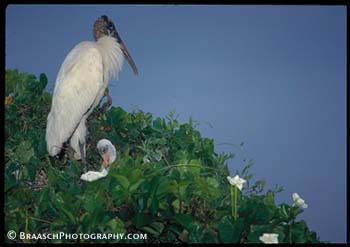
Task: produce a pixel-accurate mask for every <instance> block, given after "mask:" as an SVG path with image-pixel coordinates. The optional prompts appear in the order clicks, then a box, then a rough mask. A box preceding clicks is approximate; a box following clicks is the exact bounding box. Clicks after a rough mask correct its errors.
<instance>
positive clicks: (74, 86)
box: [46, 15, 137, 160]
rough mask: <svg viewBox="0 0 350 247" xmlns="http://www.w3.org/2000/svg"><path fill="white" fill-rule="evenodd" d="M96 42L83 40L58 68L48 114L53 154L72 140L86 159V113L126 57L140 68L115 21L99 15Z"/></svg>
mask: <svg viewBox="0 0 350 247" xmlns="http://www.w3.org/2000/svg"><path fill="white" fill-rule="evenodd" d="M93 36H94V38H95V42H91V41H83V42H81V43H79V44H77V45H76V46H75V47H74V48H73V49H72V50H71V51H70V52H69V53H68V55H67V56H66V58H65V60H64V62H63V64H62V65H61V68H60V70H59V72H58V75H57V79H56V83H55V88H54V92H53V98H52V105H51V110H50V113H49V115H48V117H47V126H46V143H47V150H48V152H49V154H50V155H51V156H55V155H57V154H58V153H60V151H61V149H62V145H63V143H65V142H67V141H69V142H70V146H71V147H72V148H73V149H74V151H75V153H74V158H75V159H77V160H80V159H83V160H85V154H86V150H85V142H86V140H85V137H86V135H87V128H86V125H85V122H86V119H87V117H88V116H89V115H90V114H91V113H92V111H93V109H94V108H95V107H96V106H97V104H98V103H99V101H100V100H101V98H102V97H103V94H104V92H105V90H106V88H107V85H108V82H109V80H110V79H111V78H113V77H114V76H118V73H119V72H120V71H121V69H122V64H123V60H124V58H125V59H127V61H128V62H129V64H130V66H131V68H132V69H133V71H134V74H135V75H137V68H136V65H135V63H134V61H133V60H132V58H131V56H130V54H129V52H128V50H127V49H126V46H125V44H124V43H123V41H122V39H121V38H120V36H119V34H118V32H117V30H116V28H115V26H114V24H113V22H112V21H111V19H109V18H108V17H107V16H105V15H102V16H101V17H99V18H98V19H97V20H96V22H95V23H94V26H93Z"/></svg>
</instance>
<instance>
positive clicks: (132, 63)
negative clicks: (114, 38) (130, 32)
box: [119, 39, 138, 75]
mask: <svg viewBox="0 0 350 247" xmlns="http://www.w3.org/2000/svg"><path fill="white" fill-rule="evenodd" d="M119 45H120V48H121V49H122V51H123V53H124V57H125V59H126V60H128V63H129V64H130V66H131V68H132V70H133V71H134V74H135V75H138V72H137V68H136V64H135V63H134V60H132V57H131V56H130V53H129V52H128V49H126V46H125V44H124V42H123V41H122V40H121V39H120V41H119Z"/></svg>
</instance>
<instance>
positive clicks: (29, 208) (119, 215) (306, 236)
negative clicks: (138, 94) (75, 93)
mask: <svg viewBox="0 0 350 247" xmlns="http://www.w3.org/2000/svg"><path fill="white" fill-rule="evenodd" d="M46 84H47V79H46V76H45V75H44V74H41V75H40V78H39V79H36V77H35V76H34V75H30V74H26V73H19V72H18V71H17V70H7V71H6V92H5V93H6V99H5V105H6V106H5V110H6V112H5V123H6V124H5V138H6V141H5V223H6V225H5V232H7V231H9V230H14V231H16V232H17V233H18V232H25V233H56V232H65V233H146V234H147V239H138V240H137V239H133V240H132V239H122V240H109V241H108V242H118V241H119V242H153V243H158V242H189V243H199V242H200V243H202V242H203V243H239V242H240V243H253V242H254V243H259V242H260V240H259V237H260V236H261V235H262V234H263V233H277V234H278V241H279V242H285V243H291V242H293V243H294V242H297V243H305V242H319V238H318V237H317V235H316V233H315V232H312V231H310V230H309V229H308V227H307V225H306V223H305V222H304V221H303V220H301V221H297V220H296V216H297V215H298V214H300V213H301V212H302V210H301V209H299V208H297V207H295V206H292V205H288V204H285V203H283V204H280V205H277V204H276V203H275V200H274V199H275V195H276V193H277V192H279V191H280V189H279V188H276V189H274V190H267V191H265V190H264V182H263V181H256V182H255V183H254V184H251V181H252V175H251V174H249V167H250V166H251V165H252V164H253V163H252V161H251V160H245V162H244V163H243V167H244V168H243V169H242V171H237V174H239V176H241V177H243V178H245V179H246V180H247V181H248V183H247V185H246V186H245V187H244V188H243V190H242V191H241V192H239V195H238V202H237V214H238V217H237V218H236V219H235V218H234V217H233V215H232V203H231V194H230V189H231V185H230V184H229V183H228V181H227V179H226V177H227V176H228V175H229V170H228V167H227V163H226V162H227V160H228V159H230V158H233V157H234V155H233V154H225V153H221V154H217V153H216V152H215V150H214V142H213V140H212V139H209V138H204V137H202V136H201V133H200V132H199V131H198V130H196V128H195V127H196V124H195V122H194V121H192V120H191V119H190V121H189V122H187V123H179V122H178V121H177V118H176V117H175V113H174V112H171V113H169V115H168V116H167V117H166V119H162V118H156V119H154V118H153V116H152V114H151V113H144V112H143V111H141V110H135V111H133V112H131V113H129V112H126V111H124V110H123V109H122V108H120V107H114V106H113V107H111V108H110V109H109V110H107V111H102V112H101V111H100V108H97V109H96V110H95V112H94V113H93V114H92V115H91V117H90V118H89V121H88V127H89V135H88V140H87V163H88V164H87V166H88V168H89V169H94V170H97V169H99V167H100V164H101V158H100V157H99V155H98V152H97V150H96V144H97V142H98V140H99V139H101V138H107V139H109V140H111V142H112V143H113V144H115V146H116V148H117V152H118V155H117V159H116V161H115V162H114V163H113V164H112V165H111V169H110V172H109V175H108V176H107V177H106V178H104V179H101V180H98V181H95V182H91V183H88V182H83V181H81V180H80V175H81V174H82V172H83V171H84V166H85V165H84V164H82V163H81V162H78V161H75V160H71V159H70V158H69V150H67V151H66V153H65V154H64V155H63V156H62V157H61V159H57V158H53V157H50V156H49V155H48V153H47V151H46V142H45V126H46V118H47V115H48V112H49V109H50V104H51V95H50V94H49V93H48V92H47V91H46V90H45V86H46ZM7 241H8V242H77V241H80V242H84V241H85V242H107V240H91V239H90V240H83V239H80V240H74V239H71V240H58V239H56V240H44V239H38V240H25V239H24V240H21V239H18V238H17V239H14V240H8V239H7Z"/></svg>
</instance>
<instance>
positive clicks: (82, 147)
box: [79, 141, 86, 163]
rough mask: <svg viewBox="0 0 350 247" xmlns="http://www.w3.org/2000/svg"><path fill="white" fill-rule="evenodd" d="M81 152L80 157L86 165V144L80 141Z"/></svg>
mask: <svg viewBox="0 0 350 247" xmlns="http://www.w3.org/2000/svg"><path fill="white" fill-rule="evenodd" d="M79 150H80V157H81V160H82V161H83V163H86V157H85V143H81V142H80V141H79Z"/></svg>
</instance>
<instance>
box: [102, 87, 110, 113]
mask: <svg viewBox="0 0 350 247" xmlns="http://www.w3.org/2000/svg"><path fill="white" fill-rule="evenodd" d="M103 95H104V96H106V97H107V100H106V103H105V104H104V106H103V107H104V108H105V109H107V108H108V107H110V106H111V105H112V97H111V95H110V94H109V90H108V88H106V90H105V92H104V94H103Z"/></svg>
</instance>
